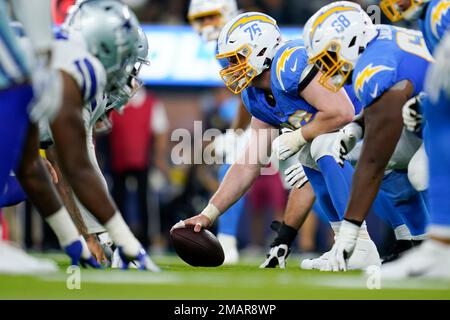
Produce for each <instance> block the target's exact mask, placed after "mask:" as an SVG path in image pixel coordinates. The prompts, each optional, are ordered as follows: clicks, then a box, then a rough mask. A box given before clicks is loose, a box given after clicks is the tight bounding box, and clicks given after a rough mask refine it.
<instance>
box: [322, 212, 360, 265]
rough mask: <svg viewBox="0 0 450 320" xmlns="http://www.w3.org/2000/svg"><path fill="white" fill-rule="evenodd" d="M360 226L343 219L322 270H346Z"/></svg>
mask: <svg viewBox="0 0 450 320" xmlns="http://www.w3.org/2000/svg"><path fill="white" fill-rule="evenodd" d="M359 230H360V226H358V225H356V224H354V223H352V222H349V221H346V220H343V221H342V223H341V227H340V228H339V237H338V238H337V240H336V242H335V244H334V246H333V248H332V249H331V252H330V256H329V259H328V263H327V266H326V270H324V269H322V271H334V272H336V271H347V270H348V265H347V264H348V260H349V259H350V257H351V255H352V254H353V251H354V250H355V246H356V241H357V239H358V234H359Z"/></svg>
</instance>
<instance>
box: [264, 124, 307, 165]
mask: <svg viewBox="0 0 450 320" xmlns="http://www.w3.org/2000/svg"><path fill="white" fill-rule="evenodd" d="M306 143H307V141H306V140H305V138H304V137H303V135H302V129H301V128H300V129H297V130H295V131H289V132H286V133H283V134H281V135H280V136H278V137H277V138H276V139H275V140H273V142H272V150H273V151H272V152H274V153H275V155H276V157H277V158H278V159H279V160H286V159H288V158H290V157H291V156H292V155H294V154H296V153H297V152H298V151H299V150H300V149H301V148H302V147H303V146H304V145H305V144H306Z"/></svg>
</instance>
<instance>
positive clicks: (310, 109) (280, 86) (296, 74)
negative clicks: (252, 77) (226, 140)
mask: <svg viewBox="0 0 450 320" xmlns="http://www.w3.org/2000/svg"><path fill="white" fill-rule="evenodd" d="M310 68H311V66H310V65H308V56H307V52H306V49H305V47H304V45H303V40H300V39H299V40H292V41H288V42H287V43H285V44H284V45H283V46H282V47H281V48H280V49H279V50H278V51H277V53H276V54H275V57H274V59H273V61H272V66H271V70H270V73H271V87H272V92H271V94H272V95H273V97H272V98H273V99H271V97H267V96H268V95H270V94H269V93H267V92H264V90H261V89H258V88H254V87H249V88H247V89H245V90H244V91H243V92H242V100H243V101H244V104H245V106H246V107H247V109H248V111H249V112H250V113H251V114H252V115H253V116H254V117H256V118H258V119H259V120H261V121H263V122H266V123H268V124H270V125H272V126H274V127H277V128H280V127H287V128H291V129H298V128H300V127H302V126H304V125H306V124H307V123H309V122H310V121H312V120H313V119H314V116H315V115H316V113H317V109H316V108H315V107H314V106H312V105H310V104H309V103H308V102H306V101H305V100H304V99H302V98H301V97H300V96H299V85H300V83H301V82H302V80H303V77H304V76H305V73H306V74H307V73H308V72H309V71H310ZM346 90H347V94H348V95H349V97H350V99H351V100H352V102H353V103H354V106H355V114H358V113H359V112H360V110H361V105H360V103H359V101H358V100H357V98H356V96H355V94H354V93H353V90H352V88H351V86H349V87H347V88H346ZM271 100H273V101H272V103H269V101H271Z"/></svg>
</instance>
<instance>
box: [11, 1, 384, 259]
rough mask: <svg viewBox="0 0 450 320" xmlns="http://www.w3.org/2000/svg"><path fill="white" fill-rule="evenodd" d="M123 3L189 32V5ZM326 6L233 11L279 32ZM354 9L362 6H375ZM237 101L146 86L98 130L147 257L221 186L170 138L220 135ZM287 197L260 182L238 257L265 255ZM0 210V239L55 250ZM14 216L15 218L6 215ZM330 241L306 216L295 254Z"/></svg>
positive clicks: (276, 4) (104, 162)
mask: <svg viewBox="0 0 450 320" xmlns="http://www.w3.org/2000/svg"><path fill="white" fill-rule="evenodd" d="M72 2H73V1H70V0H68V1H64V0H60V1H54V2H53V13H54V17H55V21H56V22H57V23H58V22H61V21H62V20H63V18H64V15H65V11H66V9H67V7H68V6H69V5H70V4H71V3H72ZM124 2H126V3H128V4H129V5H130V7H131V8H132V9H133V10H134V11H135V12H136V13H137V15H138V17H139V19H140V21H141V22H142V23H143V24H148V25H188V22H187V18H186V15H187V9H188V5H189V0H125V1H124ZM330 2H332V1H327V0H314V1H311V0H240V1H238V5H239V8H240V9H241V10H242V11H261V12H265V13H267V14H269V15H271V16H273V17H274V18H275V19H276V20H277V21H278V23H279V25H282V26H285V25H286V26H295V27H301V26H302V25H303V24H304V23H305V22H306V20H307V19H308V18H309V17H310V16H311V15H312V14H313V13H314V12H315V11H317V10H318V9H319V8H320V7H322V6H324V5H325V4H327V3H330ZM356 2H358V3H360V4H361V5H362V6H363V7H367V6H368V5H371V4H374V3H377V2H378V1H376V0H360V1H356ZM298 36H299V37H300V34H299V35H298ZM149 41H150V42H151V41H152V39H151V38H150V39H149ZM152 45H155V43H154V42H153V43H151V44H150V47H152ZM156 45H158V44H156ZM150 60H152V59H151V57H150ZM151 63H153V62H152V61H151ZM152 67H154V66H152V65H151V66H150V68H152ZM238 99H239V98H238V97H236V96H232V95H231V94H230V93H229V92H228V90H227V89H226V88H224V87H220V86H214V87H208V86H204V85H203V86H199V87H196V86H170V85H161V84H158V85H151V84H148V83H147V85H146V86H145V87H143V89H141V91H139V92H138V94H137V95H136V96H135V97H134V98H133V100H132V101H130V103H129V104H128V105H127V106H126V108H125V110H124V112H123V114H118V113H116V112H113V113H112V114H111V116H110V121H111V123H112V128H108V127H107V128H99V130H98V131H97V134H96V148H97V156H98V158H99V162H100V164H101V167H102V170H103V171H104V173H105V176H106V177H107V180H108V185H109V187H110V191H111V194H112V195H113V197H114V199H115V201H116V203H117V204H118V206H119V207H120V209H121V211H122V212H123V214H124V216H125V219H126V220H127V222H128V223H129V225H130V226H131V228H132V230H133V231H134V232H135V234H136V235H137V236H138V238H139V240H140V241H141V242H142V243H143V244H144V245H146V246H148V247H149V248H150V252H152V253H165V252H168V251H171V250H172V249H171V246H170V242H169V230H170V227H171V226H172V225H173V224H174V223H176V222H177V221H179V220H180V219H185V218H187V217H189V216H192V215H194V214H197V213H198V212H200V211H201V209H203V208H204V206H205V205H206V204H207V201H208V199H209V197H210V196H211V195H212V193H214V192H215V190H216V189H217V187H218V185H219V183H218V180H217V171H218V167H219V166H216V165H175V164H173V163H172V160H171V150H172V148H173V146H174V145H175V143H176V142H173V141H171V139H170V137H171V133H172V132H173V130H175V129H179V128H185V129H187V130H189V131H190V132H192V131H193V130H194V121H197V120H202V121H203V130H206V129H208V128H218V129H220V130H221V131H225V129H227V128H229V127H230V125H231V122H232V121H233V117H234V114H235V112H236V108H237V106H238V103H239V101H238ZM199 152H201V150H200V151H199ZM192 156H194V155H192ZM274 190H276V191H277V192H274ZM287 195H288V191H287V190H285V189H284V188H283V187H282V182H281V181H280V177H279V176H278V175H272V176H264V177H262V178H261V179H260V180H259V181H257V183H256V184H255V185H254V187H253V189H252V190H251V191H250V192H249V194H248V195H247V196H246V198H245V208H246V209H245V214H244V215H243V216H242V218H241V221H240V227H239V234H238V239H239V247H240V248H241V249H242V250H243V251H244V252H245V251H246V252H247V253H249V254H250V253H256V254H261V253H263V252H265V251H266V250H267V248H268V246H269V244H270V243H271V241H272V240H273V237H274V236H275V233H273V232H272V231H271V230H270V228H269V226H270V223H271V221H272V220H274V219H281V215H282V213H283V210H284V206H285V203H286V200H287ZM3 211H4V217H6V220H7V221H8V224H5V225H7V226H8V230H7V232H4V233H3V234H4V236H5V237H9V238H10V239H12V240H14V241H16V242H18V243H20V244H22V245H23V246H24V247H26V248H28V249H34V250H52V249H55V250H56V249H58V248H59V246H58V244H57V241H56V238H55V236H54V235H53V234H52V231H51V230H50V229H49V228H48V227H47V226H46V225H45V224H43V223H42V221H41V220H40V217H39V216H38V214H37V213H36V212H35V210H34V209H33V208H32V207H31V205H30V204H29V203H23V204H20V205H19V206H18V207H15V208H6V209H4V210H3ZM15 211H17V212H18V214H12V212H15ZM368 225H369V231H370V232H371V234H372V237H373V239H374V241H375V242H376V243H377V245H379V246H380V247H381V248H383V247H384V246H387V245H388V244H389V241H390V239H391V237H392V235H391V234H390V232H389V231H387V228H386V227H385V226H384V225H383V224H382V222H381V221H379V220H378V219H377V217H370V220H369V221H368ZM331 240H332V239H331V229H330V228H329V226H328V225H327V223H325V222H324V220H322V219H321V218H320V217H318V216H317V215H315V214H311V215H310V216H309V218H308V220H307V222H306V223H305V225H304V227H303V228H302V230H301V231H300V234H299V237H298V241H297V246H296V248H294V250H297V252H301V253H314V252H323V251H326V250H327V249H328V248H329V246H330V243H331V242H330V241H331Z"/></svg>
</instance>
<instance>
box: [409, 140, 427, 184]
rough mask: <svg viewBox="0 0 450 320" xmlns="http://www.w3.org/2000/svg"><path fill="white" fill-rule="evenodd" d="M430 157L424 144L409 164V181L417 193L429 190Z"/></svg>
mask: <svg viewBox="0 0 450 320" xmlns="http://www.w3.org/2000/svg"><path fill="white" fill-rule="evenodd" d="M428 170H429V169H428V157H427V154H426V152H425V147H424V145H423V144H422V145H421V146H420V148H419V149H418V150H417V152H416V153H415V154H414V156H413V157H412V158H411V161H409V164H408V179H409V182H411V185H412V186H413V187H414V189H416V190H417V191H424V190H426V189H428V179H429V178H428Z"/></svg>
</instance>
